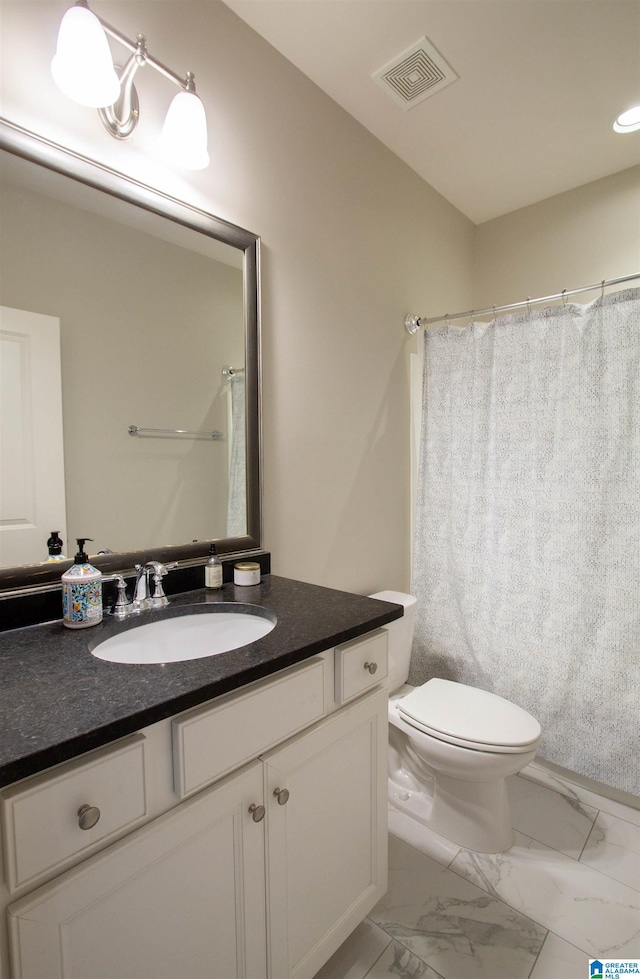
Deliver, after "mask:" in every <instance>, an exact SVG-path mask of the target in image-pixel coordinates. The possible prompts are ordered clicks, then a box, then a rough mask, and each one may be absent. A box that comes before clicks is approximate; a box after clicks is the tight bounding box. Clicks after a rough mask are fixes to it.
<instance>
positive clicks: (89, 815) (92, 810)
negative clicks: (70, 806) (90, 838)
mask: <svg viewBox="0 0 640 979" xmlns="http://www.w3.org/2000/svg"><path fill="white" fill-rule="evenodd" d="M99 819H100V810H99V809H98V807H97V806H87V805H84V806H80V808H79V809H78V826H79V827H80V829H93V827H94V826H95V825H96V823H97V822H98V820H99Z"/></svg>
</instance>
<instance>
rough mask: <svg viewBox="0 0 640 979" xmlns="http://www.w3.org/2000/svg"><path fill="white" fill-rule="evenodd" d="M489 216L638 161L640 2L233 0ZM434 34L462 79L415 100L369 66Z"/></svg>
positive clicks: (418, 166) (429, 173) (422, 170)
mask: <svg viewBox="0 0 640 979" xmlns="http://www.w3.org/2000/svg"><path fill="white" fill-rule="evenodd" d="M225 3H227V5H228V6H229V7H230V8H231V9H232V10H234V11H235V13H237V14H238V16H240V17H241V18H242V19H243V20H244V21H246V23H247V24H249V25H250V26H251V27H253V28H254V29H255V30H256V31H257V32H258V33H259V34H261V35H262V36H263V37H264V38H265V39H266V40H267V41H269V42H270V44H272V45H273V46H274V47H275V48H276V49H277V50H278V51H280V52H281V53H282V54H283V55H284V56H285V57H286V58H288V59H289V60H290V61H291V62H293V64H294V65H296V67H298V68H299V69H300V70H301V71H302V72H304V74H305V75H307V76H308V77H309V78H310V79H312V81H314V82H315V83H316V84H317V85H318V86H319V87H320V88H322V89H323V90H324V91H325V92H326V93H327V94H328V95H330V96H331V98H333V99H334V100H335V101H336V102H338V103H339V104H340V105H341V106H342V107H343V108H344V109H346V110H347V112H349V113H350V114H351V115H352V116H354V117H355V118H356V119H357V120H358V121H359V122H361V123H362V125H363V126H365V127H366V128H367V129H368V130H369V131H370V132H372V133H373V134H374V135H375V136H377V137H378V139H380V140H381V141H382V142H383V143H384V144H385V145H386V146H388V147H389V148H390V149H391V150H393V152H394V153H395V154H396V155H397V156H399V157H400V158H401V159H402V160H404V161H405V163H407V164H408V165H409V166H410V167H412V169H413V170H415V171H416V172H417V173H418V174H420V176H421V177H423V178H424V180H426V181H427V182H428V183H429V184H431V186H432V187H434V188H435V189H436V190H437V191H439V192H440V193H441V194H442V195H443V196H444V197H446V198H447V200H449V201H450V202H451V203H452V204H454V205H455V206H456V207H457V208H458V209H459V210H460V211H462V212H463V213H464V214H466V215H467V216H468V217H469V218H471V220H472V221H474V222H476V223H481V222H483V221H487V220H489V219H491V218H493V217H497V216H499V215H501V214H505V213H508V212H509V211H513V210H516V209H517V208H520V207H524V206H526V205H527V204H532V203H534V202H536V201H539V200H543V199H545V198H547V197H551V196H553V195H554V194H559V193H562V192H564V191H566V190H570V189H572V188H574V187H578V186H580V185H582V184H585V183H589V182H590V181H592V180H597V179H598V178H600V177H604V176H607V175H609V174H612V173H617V172H619V171H620V170H625V169H626V168H627V167H631V166H634V165H636V164H640V131H639V132H636V133H632V134H626V135H619V134H617V133H614V132H613V130H612V129H611V123H612V121H613V119H614V117H615V116H616V115H617V114H618V113H619V112H622V111H623V110H624V109H627V108H629V107H630V106H632V105H635V104H637V103H640V0H225ZM425 36H426V37H427V38H429V40H430V41H431V43H432V44H433V45H435V47H436V48H437V49H438V51H439V52H440V54H441V55H442V56H443V57H444V58H445V59H446V61H447V62H448V63H449V64H450V65H451V67H452V68H453V69H454V70H455V72H456V73H457V74H458V76H459V78H458V80H457V81H455V82H453V84H451V85H449V86H448V87H446V88H444V89H442V90H440V91H438V92H436V93H435V94H433V95H432V96H431V97H429V98H427V99H425V100H424V101H423V102H421V103H419V104H418V105H416V106H414V107H413V108H411V109H409V110H406V109H404V108H402V107H401V106H399V105H398V104H397V103H396V102H394V101H393V100H392V98H391V97H390V96H389V95H387V93H386V92H385V91H383V90H382V89H381V88H380V87H379V85H378V84H377V83H376V82H375V81H374V80H373V79H372V77H371V76H372V74H373V73H374V72H376V71H378V70H379V69H380V68H382V67H383V66H384V65H386V64H387V63H388V62H389V61H392V60H393V59H394V58H395V57H396V56H398V55H400V54H402V53H403V52H404V51H405V50H406V49H407V48H409V47H411V46H412V45H413V44H414V43H415V42H416V41H419V40H420V39H422V38H424V37H425Z"/></svg>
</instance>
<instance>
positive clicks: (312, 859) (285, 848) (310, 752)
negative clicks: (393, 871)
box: [263, 690, 388, 979]
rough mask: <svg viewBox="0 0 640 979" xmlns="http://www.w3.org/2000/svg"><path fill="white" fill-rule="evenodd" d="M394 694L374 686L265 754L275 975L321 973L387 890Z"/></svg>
mask: <svg viewBox="0 0 640 979" xmlns="http://www.w3.org/2000/svg"><path fill="white" fill-rule="evenodd" d="M387 702H388V697H387V694H386V691H384V690H379V691H375V692H373V693H371V694H368V695H367V696H365V697H363V698H361V699H360V700H358V701H356V702H354V703H353V704H352V705H351V706H349V707H345V708H343V709H342V710H341V711H339V712H338V713H336V714H333V715H332V716H331V717H329V718H327V719H326V720H324V721H321V722H320V723H318V724H316V725H315V726H314V727H313V728H311V729H310V730H309V731H308V732H306V733H303V734H301V735H300V736H299V737H297V738H295V740H293V741H290V742H288V743H287V744H286V745H284V746H283V747H281V748H276V749H274V751H272V752H270V753H269V754H268V755H265V756H264V757H263V761H264V762H265V800H266V801H265V805H266V807H267V819H268V832H267V893H268V906H269V926H268V939H267V942H268V956H269V975H270V977H271V979H285V977H290V979H294V977H295V979H307V977H312V976H313V975H315V973H316V972H317V970H318V969H319V968H320V967H321V966H322V965H323V964H324V962H325V961H326V960H327V959H328V958H329V956H330V955H332V954H333V952H334V951H335V950H336V948H338V946H339V945H341V944H342V942H343V941H344V940H345V939H346V938H347V936H348V935H349V934H350V933H351V931H353V929H354V928H355V927H356V925H357V924H359V922H360V921H362V919H363V918H364V917H365V916H366V915H367V914H368V912H369V911H370V910H371V908H372V907H373V906H374V904H375V903H376V902H377V901H378V900H379V898H380V897H381V896H382V895H383V894H384V892H385V891H386V887H387V791H386V779H387V758H386V754H387ZM283 790H286V792H284V793H283ZM276 792H278V795H275V794H274V793H276ZM286 793H288V798H287V796H286ZM278 796H279V799H280V803H282V804H279V802H278ZM285 799H286V802H285Z"/></svg>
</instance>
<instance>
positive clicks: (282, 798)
mask: <svg viewBox="0 0 640 979" xmlns="http://www.w3.org/2000/svg"><path fill="white" fill-rule="evenodd" d="M273 794H274V796H275V797H276V799H277V800H278V805H279V806H285V805H286V804H287V802H288V801H289V789H274V790H273Z"/></svg>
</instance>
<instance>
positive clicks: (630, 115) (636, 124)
mask: <svg viewBox="0 0 640 979" xmlns="http://www.w3.org/2000/svg"><path fill="white" fill-rule="evenodd" d="M613 128H614V129H615V131H616V132H617V133H635V132H636V130H638V129H640V105H634V107H633V108H632V109H627V111H626V112H621V113H620V115H619V116H618V118H617V119H616V121H615V122H614V124H613Z"/></svg>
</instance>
